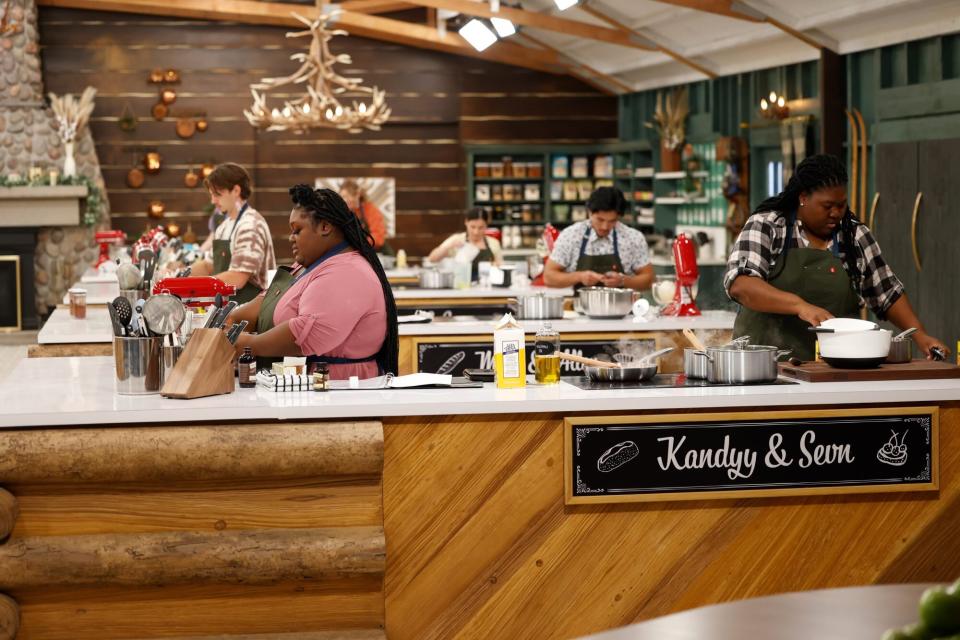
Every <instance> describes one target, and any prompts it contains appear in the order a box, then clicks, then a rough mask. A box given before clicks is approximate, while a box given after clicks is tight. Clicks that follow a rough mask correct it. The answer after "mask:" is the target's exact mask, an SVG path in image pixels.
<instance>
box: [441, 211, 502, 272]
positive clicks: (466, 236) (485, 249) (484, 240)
mask: <svg viewBox="0 0 960 640" xmlns="http://www.w3.org/2000/svg"><path fill="white" fill-rule="evenodd" d="M463 224H464V226H465V227H466V232H464V233H455V234H453V235H452V236H450V237H449V238H447V239H446V240H444V241H443V242H442V243H440V245H439V246H438V247H437V248H436V249H434V250H433V251H431V252H430V254H429V255H428V256H427V258H428V259H429V260H430V262H434V263H436V262H440V261H441V260H443V259H444V258H452V257H453V256H454V255H456V252H457V251H459V250H460V248H461V247H463V246H464V245H465V244H467V243H470V244H472V245H474V246H475V247H477V249H479V252H478V253H477V255H476V256H474V258H473V261H472V263H471V265H470V280H471V281H473V282H476V281H478V280H479V279H480V263H481V262H489V263H490V264H492V265H495V266H498V265H500V264H501V262H502V259H501V257H500V255H501V249H500V243H499V242H497V240H496V238H491V237H489V236H487V235H486V231H487V212H486V211H485V210H484V209H483V208H481V207H474V208H472V209H470V210H468V211H467V213H466V214H465V215H464V217H463Z"/></svg>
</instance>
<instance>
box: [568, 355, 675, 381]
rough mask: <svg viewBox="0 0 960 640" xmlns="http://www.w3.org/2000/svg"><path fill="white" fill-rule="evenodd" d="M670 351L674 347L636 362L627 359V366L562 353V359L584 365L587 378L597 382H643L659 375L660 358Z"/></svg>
mask: <svg viewBox="0 0 960 640" xmlns="http://www.w3.org/2000/svg"><path fill="white" fill-rule="evenodd" d="M669 351H673V347H667V348H666V349H660V350H658V351H654V352H653V353H651V354H649V355H646V356H644V357H642V358H639V359H636V360H631V359H626V360H625V362H626V364H617V363H614V362H604V361H602V360H593V359H591V358H582V357H580V356H573V355H571V354H568V353H561V354H560V359H561V360H571V361H573V362H580V363H581V364H584V365H585V366H584V370H585V371H586V372H587V376H588V377H589V378H590V379H591V380H593V381H595V382H642V381H644V380H649V379H650V378H652V377H653V376H655V375H657V366H658V364H659V363H658V358H659V357H660V356H662V355H663V354H665V353H667V352H669ZM617 355H621V354H617Z"/></svg>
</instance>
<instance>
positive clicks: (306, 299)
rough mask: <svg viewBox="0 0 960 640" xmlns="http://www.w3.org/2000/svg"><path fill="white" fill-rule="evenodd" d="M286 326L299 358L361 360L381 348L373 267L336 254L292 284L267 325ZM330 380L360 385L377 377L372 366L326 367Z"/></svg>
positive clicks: (381, 307) (352, 254)
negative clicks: (300, 353) (300, 354)
mask: <svg viewBox="0 0 960 640" xmlns="http://www.w3.org/2000/svg"><path fill="white" fill-rule="evenodd" d="M282 322H289V327H290V331H291V333H293V338H294V340H295V341H296V343H297V345H298V346H299V347H300V349H301V350H302V351H303V354H304V355H324V356H336V357H340V358H366V357H368V356H373V355H375V354H376V353H377V351H379V350H380V347H381V346H383V341H384V340H385V339H386V336H387V309H386V303H385V302H384V299H383V287H381V285H380V280H379V279H378V278H377V274H376V273H374V271H373V267H371V266H370V264H369V263H368V262H367V261H366V260H365V259H364V257H363V256H361V255H360V254H359V253H357V252H356V251H349V252H347V253H341V254H339V255H336V256H334V257H332V258H329V259H327V260H326V261H324V262H323V263H322V264H321V265H320V266H319V267H317V268H315V269H314V270H313V271H311V272H310V273H308V274H307V275H305V276H303V277H302V278H300V279H299V280H297V281H296V282H295V283H294V284H293V286H291V287H290V288H289V289H288V290H287V292H286V293H284V294H283V297H281V298H280V301H279V302H278V303H277V308H276V310H274V312H273V324H274V326H277V325H279V324H280V323H282ZM329 366H330V378H331V379H333V380H346V379H347V378H349V377H350V376H357V377H358V378H360V379H361V380H362V379H364V378H372V377H375V376H377V375H379V373H378V371H377V363H376V361H374V360H371V361H370V362H363V363H355V364H331V365H329Z"/></svg>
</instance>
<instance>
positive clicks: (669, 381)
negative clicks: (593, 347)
mask: <svg viewBox="0 0 960 640" xmlns="http://www.w3.org/2000/svg"><path fill="white" fill-rule="evenodd" d="M561 380H563V381H564V382H566V383H568V384H572V385H573V386H575V387H579V388H581V389H584V390H585V391H607V390H610V389H685V388H688V387H762V386H770V385H786V384H799V383H798V382H795V381H793V380H785V379H784V378H777V380H776V381H775V382H760V383H753V384H749V385H737V384H717V383H713V382H708V381H706V380H695V379H692V378H687V376H685V375H683V374H682V373H658V374H657V375H655V376H653V378H651V379H650V380H645V381H643V382H596V381H594V380H591V379H590V378H588V377H586V376H579V377H563V378H561Z"/></svg>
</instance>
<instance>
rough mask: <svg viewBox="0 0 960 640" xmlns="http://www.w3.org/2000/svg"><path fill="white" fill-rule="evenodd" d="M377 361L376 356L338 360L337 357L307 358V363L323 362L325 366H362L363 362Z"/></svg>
mask: <svg viewBox="0 0 960 640" xmlns="http://www.w3.org/2000/svg"><path fill="white" fill-rule="evenodd" d="M376 359H377V354H373V355H372V356H367V357H365V358H340V357H337V356H307V363H308V364H313V363H316V362H324V363H326V364H363V363H364V362H373V361H374V360H376Z"/></svg>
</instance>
